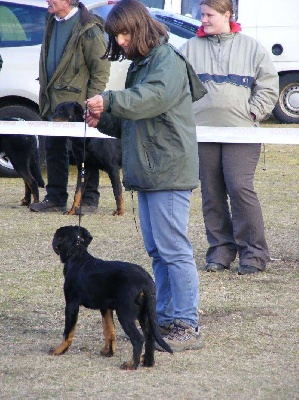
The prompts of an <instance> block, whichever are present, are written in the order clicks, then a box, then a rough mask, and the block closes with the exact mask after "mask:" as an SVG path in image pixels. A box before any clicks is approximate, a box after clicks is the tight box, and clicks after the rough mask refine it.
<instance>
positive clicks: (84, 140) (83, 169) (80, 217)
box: [77, 103, 87, 245]
mask: <svg viewBox="0 0 299 400" xmlns="http://www.w3.org/2000/svg"><path fill="white" fill-rule="evenodd" d="M86 114H87V103H86V107H85V118H84V137H83V157H82V164H81V171H80V178H81V180H80V185H81V201H80V206H79V224H78V240H77V245H79V244H80V243H81V241H82V239H81V237H80V228H81V219H82V195H83V189H84V180H85V172H86V171H85V164H84V161H85V147H86V143H85V142H86V129H87V122H86Z"/></svg>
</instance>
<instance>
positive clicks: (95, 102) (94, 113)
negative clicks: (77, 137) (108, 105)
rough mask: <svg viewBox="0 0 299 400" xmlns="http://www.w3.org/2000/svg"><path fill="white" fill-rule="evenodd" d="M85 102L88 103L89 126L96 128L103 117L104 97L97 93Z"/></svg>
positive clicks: (87, 119) (87, 118) (87, 120)
mask: <svg viewBox="0 0 299 400" xmlns="http://www.w3.org/2000/svg"><path fill="white" fill-rule="evenodd" d="M85 103H86V104H87V112H86V115H85V120H86V122H87V124H88V126H90V127H92V128H96V126H97V124H98V122H99V119H100V117H101V113H102V112H103V111H104V106H103V97H102V96H101V95H99V94H97V95H95V96H93V97H91V98H90V99H87V100H86V102H85Z"/></svg>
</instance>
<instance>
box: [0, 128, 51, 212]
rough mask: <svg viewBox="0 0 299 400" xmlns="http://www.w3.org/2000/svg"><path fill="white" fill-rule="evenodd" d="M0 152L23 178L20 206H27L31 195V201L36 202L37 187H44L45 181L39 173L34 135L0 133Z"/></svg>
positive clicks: (37, 197) (38, 160)
mask: <svg viewBox="0 0 299 400" xmlns="http://www.w3.org/2000/svg"><path fill="white" fill-rule="evenodd" d="M0 152H4V153H5V154H6V155H7V156H8V158H9V159H10V162H11V164H12V166H13V167H14V169H15V170H16V171H17V173H18V174H19V175H20V176H21V177H22V178H23V180H24V183H25V195H24V198H23V199H22V200H21V206H29V205H30V203H31V196H32V197H33V202H34V203H38V202H39V189H38V187H44V186H45V182H44V180H43V177H42V174H41V168H40V159H39V153H38V148H37V141H36V137H35V136H33V135H4V134H2V135H1V134H0Z"/></svg>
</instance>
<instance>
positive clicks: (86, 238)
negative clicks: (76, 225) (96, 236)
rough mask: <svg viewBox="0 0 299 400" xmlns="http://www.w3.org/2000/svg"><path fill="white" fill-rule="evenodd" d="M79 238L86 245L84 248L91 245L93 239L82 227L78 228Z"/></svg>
mask: <svg viewBox="0 0 299 400" xmlns="http://www.w3.org/2000/svg"><path fill="white" fill-rule="evenodd" d="M80 237H81V238H82V239H83V241H84V243H85V244H86V247H87V246H88V245H89V244H90V243H91V241H92V239H93V237H92V236H91V234H90V233H89V232H88V230H87V229H85V228H83V227H81V228H80Z"/></svg>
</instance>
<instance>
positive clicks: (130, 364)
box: [120, 360, 138, 371]
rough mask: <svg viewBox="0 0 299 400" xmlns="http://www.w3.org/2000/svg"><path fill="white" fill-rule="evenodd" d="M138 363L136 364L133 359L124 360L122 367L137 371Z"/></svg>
mask: <svg viewBox="0 0 299 400" xmlns="http://www.w3.org/2000/svg"><path fill="white" fill-rule="evenodd" d="M137 367H138V365H136V364H135V363H134V362H133V361H132V360H131V361H127V362H124V363H123V364H122V365H121V366H120V369H124V370H126V371H135V370H136V369H137Z"/></svg>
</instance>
